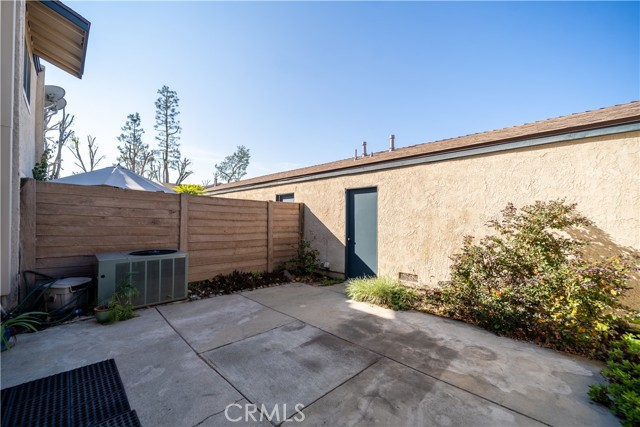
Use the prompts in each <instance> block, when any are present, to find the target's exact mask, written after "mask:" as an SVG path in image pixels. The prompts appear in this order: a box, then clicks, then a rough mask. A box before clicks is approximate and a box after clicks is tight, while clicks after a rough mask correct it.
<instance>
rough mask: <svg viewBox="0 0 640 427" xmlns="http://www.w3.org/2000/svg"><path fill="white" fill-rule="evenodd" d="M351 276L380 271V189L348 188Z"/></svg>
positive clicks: (348, 233) (349, 272) (348, 262)
mask: <svg viewBox="0 0 640 427" xmlns="http://www.w3.org/2000/svg"><path fill="white" fill-rule="evenodd" d="M346 252H347V254H346V266H347V268H346V270H347V271H346V274H347V277H361V276H375V275H376V274H377V273H378V189H377V188H361V189H358V190H347V250H346Z"/></svg>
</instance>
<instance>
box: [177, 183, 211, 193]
mask: <svg viewBox="0 0 640 427" xmlns="http://www.w3.org/2000/svg"><path fill="white" fill-rule="evenodd" d="M174 190H175V191H176V193H181V194H191V195H192V196H201V195H203V194H204V187H203V186H202V185H198V184H180V185H176V187H175V188H174Z"/></svg>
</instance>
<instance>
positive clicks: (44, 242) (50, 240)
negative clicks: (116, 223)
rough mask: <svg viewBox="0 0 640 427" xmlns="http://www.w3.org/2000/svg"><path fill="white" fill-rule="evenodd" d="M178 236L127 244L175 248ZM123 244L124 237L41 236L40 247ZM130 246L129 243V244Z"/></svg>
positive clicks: (138, 238) (139, 238)
mask: <svg viewBox="0 0 640 427" xmlns="http://www.w3.org/2000/svg"><path fill="white" fill-rule="evenodd" d="M178 238H179V236H178V234H177V233H176V232H175V230H172V232H171V233H169V234H159V233H158V234H157V235H137V236H135V240H133V239H126V240H125V242H130V241H132V240H133V241H135V244H136V245H138V246H149V245H154V246H157V245H173V246H174V247H175V245H176V243H177V242H178ZM122 244H123V236H122V235H120V236H118V235H111V236H98V237H96V236H39V237H38V246H39V247H40V248H50V247H59V246H110V247H114V246H121V245H122ZM127 246H129V243H127Z"/></svg>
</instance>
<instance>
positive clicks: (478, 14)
mask: <svg viewBox="0 0 640 427" xmlns="http://www.w3.org/2000/svg"><path fill="white" fill-rule="evenodd" d="M65 3H66V4H67V5H69V6H70V7H71V8H72V9H74V10H75V11H76V12H78V13H80V14H81V15H83V16H84V17H85V18H87V19H88V20H89V21H91V32H90V36H89V45H88V54H87V60H86V66H85V75H84V77H83V79H82V80H78V79H76V78H74V77H72V76H70V75H68V74H66V73H64V72H62V71H60V70H58V69H56V68H55V67H54V66H51V65H47V64H45V66H46V67H47V71H46V73H47V74H46V82H47V84H53V85H58V86H62V87H63V88H65V89H66V91H67V95H66V97H65V98H66V99H67V101H68V107H67V111H68V112H69V113H71V114H74V115H75V116H76V125H75V127H74V129H75V131H76V133H77V134H78V136H79V137H80V138H81V139H82V140H85V139H86V135H87V134H90V135H92V136H95V137H96V138H97V140H96V142H97V143H98V145H99V147H100V152H101V153H102V154H105V155H106V157H107V158H106V160H105V161H103V163H102V164H101V166H108V165H110V164H111V163H114V162H115V161H116V157H117V149H116V147H117V145H118V141H117V139H116V138H117V136H118V135H119V134H120V133H121V127H122V126H123V125H124V123H125V121H126V118H127V115H128V114H130V113H134V112H139V113H140V115H141V118H142V126H143V128H144V129H145V131H146V133H145V135H144V138H143V141H145V142H146V143H148V144H149V145H150V146H155V145H156V142H155V139H154V136H155V131H154V129H153V122H154V101H155V99H156V98H157V93H156V91H157V90H158V89H159V88H160V87H162V85H165V84H166V85H168V86H169V87H170V88H171V89H173V90H175V91H177V93H178V96H179V98H180V112H181V114H180V116H179V118H180V121H181V125H182V128H183V131H182V135H181V139H180V142H181V150H182V153H183V155H185V156H186V157H188V158H190V159H192V161H193V168H192V169H193V170H194V172H195V174H194V175H193V176H192V177H191V178H190V179H189V180H188V181H189V182H193V183H201V182H202V181H203V180H206V179H209V180H211V181H213V165H214V164H215V163H217V162H220V161H221V160H222V159H223V158H224V156H226V155H228V154H231V153H232V152H233V151H234V150H235V147H236V146H237V145H245V146H247V147H248V148H249V149H250V150H251V154H252V158H251V164H250V166H249V169H248V172H249V174H248V175H247V177H252V176H260V175H264V174H268V173H272V172H278V171H283V170H289V169H293V168H298V167H303V166H309V165H313V164H318V163H325V162H330V161H334V160H339V159H343V158H347V157H351V156H353V152H354V149H356V148H360V147H361V144H362V141H367V142H368V147H369V150H370V151H371V150H373V151H379V150H384V149H386V148H387V146H388V138H389V135H390V134H392V133H393V134H395V135H396V146H397V147H404V146H409V145H415V144H420V143H424V142H430V141H435V140H439V139H444V138H450V137H456V136H460V135H466V134H469V133H475V132H481V131H485V130H492V129H497V128H501V127H506V126H512V125H517V124H522V123H526V122H532V121H536V120H543V119H546V118H551V117H556V116H560V115H565V114H571V113H576V112H581V111H585V110H591V109H596V108H601V107H605V106H610V105H614V104H620V103H625V102H629V101H632V100H637V99H639V98H640V37H639V34H640V3H638V2H617V3H614V2H606V3H600V2H567V3H560V2H490V3H485V2H149V1H147V2H95V1H91V2H81V1H66V2H65ZM64 159H65V160H64V163H63V166H64V171H63V175H70V174H71V173H72V172H73V171H77V170H76V168H74V167H73V158H72V156H71V155H70V153H68V154H65V157H64ZM174 175H175V174H174Z"/></svg>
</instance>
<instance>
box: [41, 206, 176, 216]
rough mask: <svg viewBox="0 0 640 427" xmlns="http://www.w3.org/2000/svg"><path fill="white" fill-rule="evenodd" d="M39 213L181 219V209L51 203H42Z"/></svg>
mask: <svg viewBox="0 0 640 427" xmlns="http://www.w3.org/2000/svg"><path fill="white" fill-rule="evenodd" d="M39 212H41V213H45V214H47V215H67V214H74V215H77V216H97V217H102V216H108V217H121V218H123V219H125V220H126V219H128V218H172V219H179V218H180V210H179V209H142V208H137V209H132V208H129V207H125V206H114V207H105V206H77V207H72V206H69V205H52V204H50V203H42V204H40V206H39Z"/></svg>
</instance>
